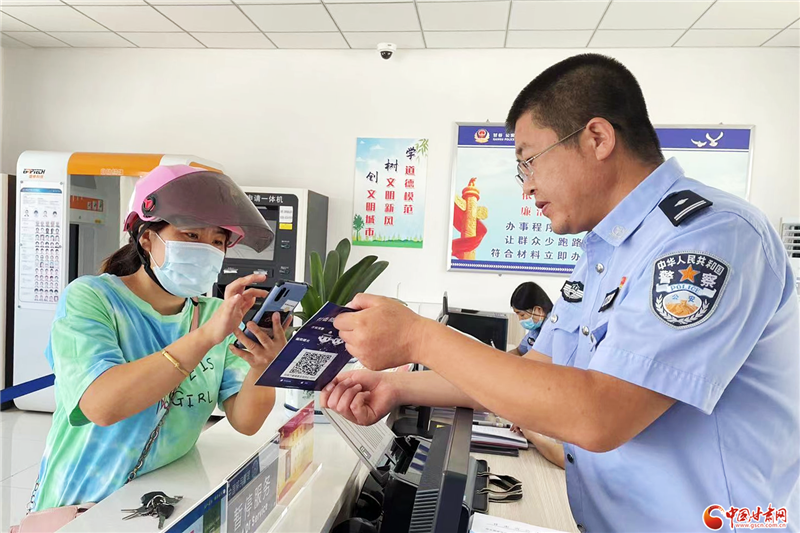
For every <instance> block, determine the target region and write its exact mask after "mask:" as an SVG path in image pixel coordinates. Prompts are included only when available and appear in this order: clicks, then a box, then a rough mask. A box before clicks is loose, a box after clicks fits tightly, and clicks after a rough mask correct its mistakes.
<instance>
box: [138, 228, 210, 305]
mask: <svg viewBox="0 0 800 533" xmlns="http://www.w3.org/2000/svg"><path fill="white" fill-rule="evenodd" d="M156 237H158V239H159V240H160V241H161V242H163V243H164V263H163V264H162V265H161V266H159V265H156V264H155V260H154V261H153V263H154V266H153V272H154V273H155V275H156V277H157V278H158V281H159V282H160V283H161V285H162V286H163V287H164V289H165V290H166V291H167V292H169V293H170V294H174V295H175V296H180V297H182V298H194V297H195V296H200V295H201V294H205V293H207V292H208V291H210V290H211V286H212V285H213V284H214V282H215V281H217V277H218V276H219V272H220V270H222V261H223V259H225V254H224V253H223V252H221V251H220V250H218V249H216V248H214V247H213V246H211V245H210V244H203V243H199V242H183V241H165V240H164V239H162V238H161V236H160V235H159V234H158V233H156Z"/></svg>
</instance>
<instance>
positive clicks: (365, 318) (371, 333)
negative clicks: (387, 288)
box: [333, 294, 427, 370]
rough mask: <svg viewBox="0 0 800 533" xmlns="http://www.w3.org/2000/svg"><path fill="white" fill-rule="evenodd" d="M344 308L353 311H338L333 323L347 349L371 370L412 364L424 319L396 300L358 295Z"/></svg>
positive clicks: (418, 344) (417, 348)
mask: <svg viewBox="0 0 800 533" xmlns="http://www.w3.org/2000/svg"><path fill="white" fill-rule="evenodd" d="M347 307H350V308H351V309H356V310H358V312H357V313H342V314H341V315H339V316H338V317H336V320H335V321H334V323H333V325H334V327H336V329H338V330H339V336H340V337H341V338H342V340H344V342H345V343H346V346H347V351H348V352H349V353H350V355H352V356H353V357H355V358H356V359H358V360H359V361H360V362H361V364H362V365H364V366H365V367H367V368H369V369H371V370H385V369H387V368H395V367H398V366H401V365H404V364H406V363H415V362H417V361H416V356H417V353H418V352H419V346H420V343H421V337H422V335H421V332H422V330H423V329H424V328H423V327H421V326H423V325H424V323H425V322H427V321H426V319H424V318H422V317H421V316H419V315H417V314H416V313H414V312H413V311H411V310H410V309H409V308H407V307H405V306H404V305H402V304H401V303H399V302H397V300H392V299H390V298H383V297H380V296H373V295H371V294H359V295H357V296H356V297H355V299H353V301H352V302H350V303H349V304H348V305H347Z"/></svg>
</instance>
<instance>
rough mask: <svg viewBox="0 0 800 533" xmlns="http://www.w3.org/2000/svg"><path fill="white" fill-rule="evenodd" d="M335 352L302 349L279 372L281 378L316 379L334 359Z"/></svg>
mask: <svg viewBox="0 0 800 533" xmlns="http://www.w3.org/2000/svg"><path fill="white" fill-rule="evenodd" d="M337 355H338V354H337V353H335V352H334V353H331V352H320V351H318V350H308V349H306V350H303V351H301V352H300V354H299V355H298V356H297V358H296V359H295V360H294V361H292V364H291V365H289V367H288V368H287V369H286V370H284V372H283V373H282V374H281V377H282V378H290V379H302V380H307V381H316V380H317V379H318V378H319V377H320V376H321V375H322V373H323V372H325V369H326V368H328V366H329V365H330V364H331V363H332V362H333V360H334V359H336V356H337Z"/></svg>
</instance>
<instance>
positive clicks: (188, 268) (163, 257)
mask: <svg viewBox="0 0 800 533" xmlns="http://www.w3.org/2000/svg"><path fill="white" fill-rule="evenodd" d="M125 230H126V231H127V232H128V233H129V234H130V243H129V244H128V245H126V246H124V247H123V248H121V249H120V250H118V251H117V252H116V253H114V254H113V255H112V256H111V257H109V258H108V259H107V260H106V261H105V263H104V265H103V269H102V271H103V273H102V274H101V275H99V276H86V277H82V278H79V279H77V280H75V281H73V282H72V283H71V284H70V285H69V286H68V287H67V289H66V290H65V292H64V295H63V296H62V298H61V301H60V302H59V305H58V310H57V312H56V317H55V321H54V322H53V326H52V330H51V334H50V343H49V345H48V347H47V351H46V356H47V360H48V362H49V363H50V366H51V367H52V369H53V372H54V373H55V376H56V382H55V391H56V410H55V413H54V415H53V425H52V428H51V429H50V433H49V435H48V437H47V447H46V449H45V452H44V457H43V458H42V463H41V466H40V469H39V479H38V481H37V482H36V487H35V488H34V492H33V494H32V496H31V504H32V505H31V507H32V509H33V510H36V511H40V510H43V509H49V508H52V507H60V506H64V505H74V504H83V503H90V502H99V501H100V500H102V499H103V498H105V497H106V496H108V495H110V494H111V493H113V492H114V491H116V490H118V489H119V488H120V487H122V486H123V485H124V484H125V483H126V482H127V481H128V480H130V479H133V478H134V477H136V476H137V475H142V474H145V473H147V472H150V471H152V470H155V469H157V468H160V467H162V466H164V465H167V464H169V463H171V462H173V461H175V460H176V459H179V458H180V457H182V456H183V455H184V454H186V453H187V452H188V451H189V450H190V449H191V448H192V447H193V446H194V444H195V442H196V441H197V438H198V437H199V435H200V432H201V431H202V429H203V427H204V425H205V423H206V422H207V421H208V419H209V417H210V416H211V414H212V412H213V411H214V408H215V407H216V406H217V405H218V406H219V407H220V408H222V409H224V411H225V413H226V415H227V418H228V421H229V422H230V424H231V425H232V426H233V427H234V428H235V429H236V430H237V431H239V432H240V433H244V434H247V435H252V434H254V433H256V432H257V431H258V430H259V429H260V428H261V425H262V424H263V422H264V420H265V419H266V417H267V415H268V414H269V412H270V410H271V409H272V406H273V404H274V401H275V391H274V390H273V389H271V388H268V387H257V386H256V385H255V382H256V379H257V378H258V377H259V376H260V375H261V373H262V371H263V370H264V369H265V368H266V367H267V366H268V365H269V363H270V362H271V361H272V360H273V359H274V357H275V356H276V355H277V353H278V352H279V351H280V349H281V348H282V347H283V345H284V344H285V343H286V341H285V339H284V335H283V328H282V324H280V323H279V322H278V320H279V318H278V314H277V313H276V314H275V316H274V317H273V327H274V331H275V340H274V341H273V340H272V339H271V338H270V337H268V336H267V335H266V334H265V332H263V331H262V330H261V329H259V328H258V327H257V326H256V325H255V324H254V323H252V322H250V323H248V324H247V327H248V329H250V330H251V331H252V332H253V333H254V334H256V335H257V338H258V339H259V341H260V342H261V345H259V344H257V343H255V342H253V341H251V340H250V339H249V338H247V337H245V336H244V335H243V334H242V332H241V331H239V326H240V324H241V322H242V319H243V317H244V315H245V313H246V312H247V311H248V310H249V309H250V308H251V307H252V306H253V304H254V303H255V301H256V298H262V297H265V296H266V291H262V290H256V289H248V288H247V287H248V285H252V284H254V283H258V282H262V281H264V280H265V277H264V276H248V277H245V278H241V279H239V280H237V281H235V282H233V283H231V284H230V285H229V286H228V287H227V289H226V291H225V298H224V300H220V299H218V298H206V297H202V296H201V295H202V294H205V293H206V292H207V291H209V290H210V289H211V286H212V284H213V283H214V281H216V279H217V275H218V274H219V271H220V269H221V267H222V260H223V258H224V257H225V251H226V250H227V249H228V248H230V247H232V246H235V245H245V246H249V247H251V248H253V249H255V250H256V251H260V250H263V249H265V248H266V247H267V246H269V244H270V243H271V242H272V240H273V239H274V234H273V233H272V231H271V230H270V229H269V227H268V226H267V225H266V223H265V221H264V219H263V217H262V216H261V215H260V214H259V213H258V210H257V209H256V208H255V206H254V205H253V204H252V202H250V201H249V199H248V198H247V196H246V195H245V194H244V193H243V192H242V190H241V189H240V188H239V187H238V186H237V185H236V184H234V182H233V181H232V180H231V179H230V178H229V177H227V176H225V175H223V174H219V173H216V172H209V171H204V170H199V169H196V168H193V167H189V166H161V167H158V168H156V169H155V170H153V171H152V172H151V173H150V174H149V175H148V176H146V177H145V178H143V179H141V180H139V181H138V182H137V184H136V189H135V192H134V195H133V198H132V199H131V204H130V207H129V213H128V216H127V219H126V221H125ZM236 338H239V339H240V340H241V341H242V342H243V343H244V346H245V347H246V348H248V350H249V351H247V352H245V351H241V350H238V349H237V348H235V347H233V346H231V343H232V342H234V341H235V340H236ZM148 448H149V451H145V450H146V449H148Z"/></svg>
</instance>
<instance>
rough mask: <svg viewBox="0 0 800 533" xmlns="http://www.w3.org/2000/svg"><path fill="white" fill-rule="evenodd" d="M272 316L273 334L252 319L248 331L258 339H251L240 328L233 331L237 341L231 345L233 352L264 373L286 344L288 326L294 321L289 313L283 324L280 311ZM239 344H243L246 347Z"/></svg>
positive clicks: (248, 324)
mask: <svg viewBox="0 0 800 533" xmlns="http://www.w3.org/2000/svg"><path fill="white" fill-rule="evenodd" d="M271 318H272V333H273V334H272V336H270V335H268V334H267V330H266V329H264V328H261V327H259V326H258V324H256V323H255V322H252V321H250V322H248V323H247V331H249V332H250V333H251V334H252V335H253V336H255V338H256V340H253V339H251V338H250V337H248V336H247V335H245V334H244V332H243V331H241V330H239V329H238V328H237V329H236V330H235V331H234V332H233V334H234V335H235V336H236V339H237V342H236V343H235V344H232V345H231V347H230V349H231V353H233V355H235V356H237V357H241V358H242V359H244V360H245V361H246V362H247V364H249V365H250V368H251V369H253V370H255V371H256V372H258V373H263V372H264V370H266V369H267V367H268V366H269V365H270V364H272V361H274V360H275V358H276V357H277V356H278V354H279V353H280V352H281V350H283V347H284V346H286V328H287V327H289V324H291V321H292V316H291V315H289V317H288V318H287V319H286V322H284V323H283V324H281V316H280V313H278V312H275V313H272V317H271ZM237 345H241V346H243V347H244V349H242V348H239V347H238V346H237Z"/></svg>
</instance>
